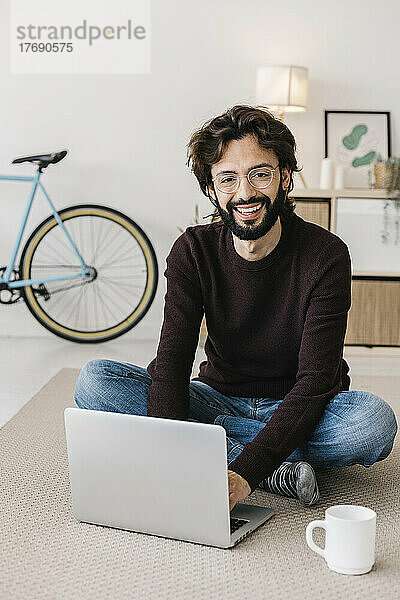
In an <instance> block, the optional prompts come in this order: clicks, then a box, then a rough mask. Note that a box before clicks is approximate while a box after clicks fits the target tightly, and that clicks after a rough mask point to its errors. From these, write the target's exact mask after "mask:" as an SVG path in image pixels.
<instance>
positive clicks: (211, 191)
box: [207, 185, 217, 202]
mask: <svg viewBox="0 0 400 600" xmlns="http://www.w3.org/2000/svg"><path fill="white" fill-rule="evenodd" d="M207 194H208V196H209V198H210V199H211V200H213V201H214V202H216V201H217V199H216V197H215V194H214V189H213V186H212V185H208V186H207Z"/></svg>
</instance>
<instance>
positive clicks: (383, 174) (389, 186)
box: [374, 154, 400, 245]
mask: <svg viewBox="0 0 400 600" xmlns="http://www.w3.org/2000/svg"><path fill="white" fill-rule="evenodd" d="M374 175H375V188H378V189H385V190H386V192H387V194H388V197H387V199H386V200H385V203H384V205H383V230H382V232H381V234H382V242H383V243H384V244H386V243H387V242H388V240H389V231H388V230H389V214H388V211H389V207H390V206H391V207H392V208H394V210H395V218H394V226H395V239H394V243H395V244H396V245H397V244H398V243H399V239H400V215H399V213H400V158H399V157H391V158H388V159H387V160H385V161H383V160H382V157H381V155H380V154H378V159H377V161H376V162H375V163H374Z"/></svg>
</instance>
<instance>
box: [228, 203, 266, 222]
mask: <svg viewBox="0 0 400 600" xmlns="http://www.w3.org/2000/svg"><path fill="white" fill-rule="evenodd" d="M264 205H265V203H264V202H258V204H255V203H253V204H248V205H246V204H239V205H237V206H234V207H233V210H234V211H235V212H236V213H237V214H238V215H239V216H240V218H241V219H242V220H243V221H249V220H254V219H256V218H257V217H258V216H259V215H260V214H261V212H262V210H263V208H264Z"/></svg>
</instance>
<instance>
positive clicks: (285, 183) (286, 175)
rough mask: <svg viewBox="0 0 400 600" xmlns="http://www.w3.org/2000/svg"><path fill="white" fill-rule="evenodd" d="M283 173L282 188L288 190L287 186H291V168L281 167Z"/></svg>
mask: <svg viewBox="0 0 400 600" xmlns="http://www.w3.org/2000/svg"><path fill="white" fill-rule="evenodd" d="M281 173H282V180H281V185H282V189H284V190H287V188H288V187H289V184H290V169H288V168H287V167H283V169H281Z"/></svg>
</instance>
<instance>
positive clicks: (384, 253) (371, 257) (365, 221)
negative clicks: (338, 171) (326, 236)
mask: <svg viewBox="0 0 400 600" xmlns="http://www.w3.org/2000/svg"><path fill="white" fill-rule="evenodd" d="M399 212H400V211H399ZM335 222H336V227H335V233H336V234H337V235H338V236H339V237H340V238H342V240H344V241H345V242H346V244H347V245H348V247H349V251H350V255H351V260H352V265H353V275H362V274H365V275H372V274H379V275H390V276H394V275H396V276H400V231H399V229H400V222H399V214H397V211H396V205H395V202H394V200H391V199H387V198H338V199H337V201H336V219H335Z"/></svg>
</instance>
